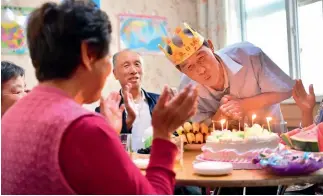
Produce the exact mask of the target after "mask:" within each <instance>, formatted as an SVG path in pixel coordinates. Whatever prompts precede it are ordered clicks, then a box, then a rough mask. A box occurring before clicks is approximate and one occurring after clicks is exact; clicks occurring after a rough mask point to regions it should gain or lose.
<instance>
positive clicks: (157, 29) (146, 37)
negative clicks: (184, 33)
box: [118, 14, 167, 54]
mask: <svg viewBox="0 0 323 196" xmlns="http://www.w3.org/2000/svg"><path fill="white" fill-rule="evenodd" d="M118 19H119V28H118V29H119V50H122V49H126V48H127V49H131V50H134V51H137V52H139V53H141V54H162V53H161V51H160V49H159V48H158V44H161V45H162V46H165V43H164V42H163V41H162V37H166V36H167V21H166V18H164V17H159V16H143V15H135V14H119V15H118Z"/></svg>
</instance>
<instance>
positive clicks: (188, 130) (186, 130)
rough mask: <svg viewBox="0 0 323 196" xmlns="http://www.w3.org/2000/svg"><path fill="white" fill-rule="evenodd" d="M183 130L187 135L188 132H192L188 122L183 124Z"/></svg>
mask: <svg viewBox="0 0 323 196" xmlns="http://www.w3.org/2000/svg"><path fill="white" fill-rule="evenodd" d="M183 126H184V130H185V133H189V132H192V129H193V127H192V124H191V123H190V122H186V123H184V125H183Z"/></svg>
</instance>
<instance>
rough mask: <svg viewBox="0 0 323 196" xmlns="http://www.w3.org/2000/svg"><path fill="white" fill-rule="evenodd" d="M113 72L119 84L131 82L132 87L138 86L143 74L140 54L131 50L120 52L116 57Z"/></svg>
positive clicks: (123, 84)
mask: <svg viewBox="0 0 323 196" xmlns="http://www.w3.org/2000/svg"><path fill="white" fill-rule="evenodd" d="M113 73H114V76H115V78H116V79H117V80H119V82H120V84H121V86H125V85H126V84H128V83H131V84H132V87H140V84H141V79H142V75H143V68H142V58H141V56H140V55H139V54H137V53H136V52H132V51H123V52H121V53H120V54H119V55H118V56H117V58H116V65H115V68H114V71H113Z"/></svg>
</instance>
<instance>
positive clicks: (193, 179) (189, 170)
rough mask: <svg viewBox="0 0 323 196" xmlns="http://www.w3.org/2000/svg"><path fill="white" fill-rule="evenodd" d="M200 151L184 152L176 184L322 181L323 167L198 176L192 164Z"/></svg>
mask: <svg viewBox="0 0 323 196" xmlns="http://www.w3.org/2000/svg"><path fill="white" fill-rule="evenodd" d="M200 153H201V151H186V152H184V162H183V167H182V168H181V169H178V168H176V169H175V171H176V182H177V184H182V185H192V186H201V187H210V188H215V187H250V186H278V185H292V184H302V183H313V184H315V183H323V169H321V170H319V171H317V172H315V173H312V174H311V175H306V176H275V175H272V174H269V173H267V172H266V171H265V170H233V172H232V173H231V174H230V175H225V176H200V175H197V174H194V171H193V164H192V163H193V161H195V158H196V156H197V155H199V154H200Z"/></svg>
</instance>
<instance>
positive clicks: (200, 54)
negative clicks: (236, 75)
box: [179, 45, 221, 87]
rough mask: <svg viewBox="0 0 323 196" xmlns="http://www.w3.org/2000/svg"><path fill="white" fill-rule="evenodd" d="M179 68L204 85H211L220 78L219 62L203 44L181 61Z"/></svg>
mask: <svg viewBox="0 0 323 196" xmlns="http://www.w3.org/2000/svg"><path fill="white" fill-rule="evenodd" d="M179 68H180V70H181V71H182V72H183V73H184V74H185V75H187V76H188V77H190V78H191V79H192V80H194V81H196V82H198V83H199V84H203V85H206V86H210V87H212V86H214V85H216V84H218V83H219V80H220V79H221V77H219V69H220V62H219V61H218V60H217V59H216V58H215V56H214V54H213V51H212V50H211V49H210V48H208V47H206V46H204V45H203V46H202V47H201V48H200V49H199V50H198V51H196V52H195V53H194V54H193V55H192V56H190V57H189V58H188V59H186V60H185V61H184V62H183V63H181V64H180V65H179Z"/></svg>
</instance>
